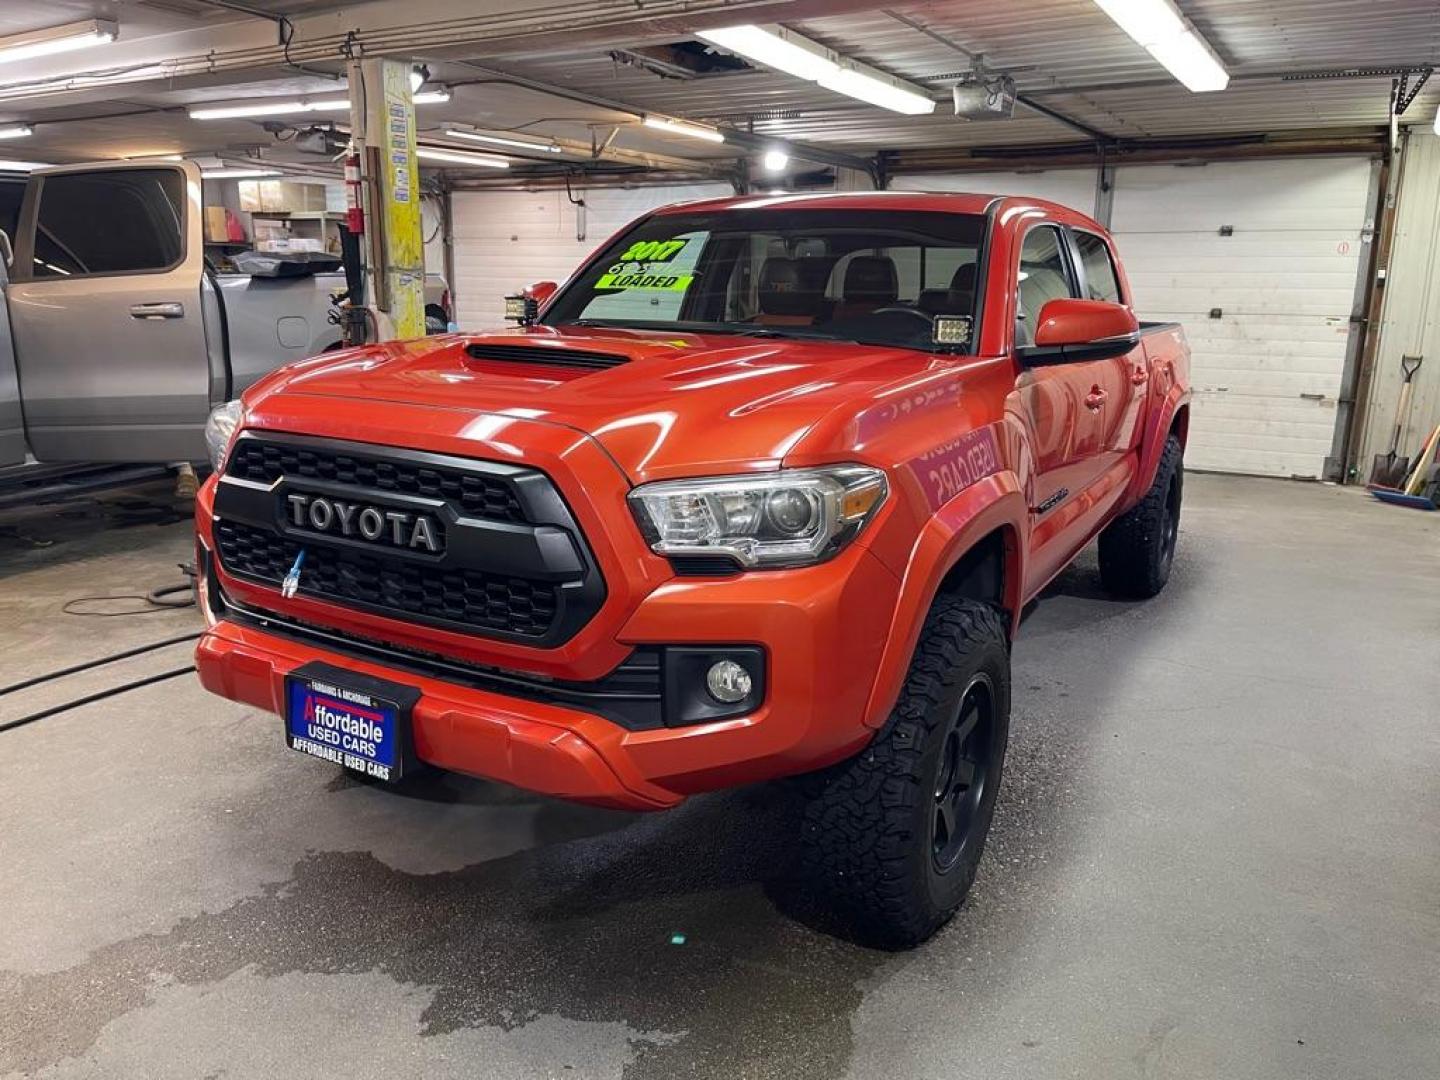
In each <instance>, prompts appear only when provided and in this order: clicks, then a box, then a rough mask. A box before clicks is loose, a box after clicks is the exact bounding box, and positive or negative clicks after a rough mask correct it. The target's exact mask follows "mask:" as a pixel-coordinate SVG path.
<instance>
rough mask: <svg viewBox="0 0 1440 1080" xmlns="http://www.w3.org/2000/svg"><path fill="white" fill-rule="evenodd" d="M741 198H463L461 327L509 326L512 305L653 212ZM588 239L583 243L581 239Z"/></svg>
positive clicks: (698, 194)
mask: <svg viewBox="0 0 1440 1080" xmlns="http://www.w3.org/2000/svg"><path fill="white" fill-rule="evenodd" d="M731 194H734V192H733V191H732V189H731V188H730V185H728V184H687V185H673V186H668V187H638V188H630V189H625V188H597V189H594V190H590V191H583V190H577V191H576V192H575V195H576V197H577V198H583V199H584V200H585V208H584V211H583V213H582V212H581V210H580V208H579V207H577V206H575V205H574V204H572V203H571V202H570V200H569V199H568V198H567V197H566V193H565V192H564V191H563V190H562V191H534V192H525V191H457V192H455V193H454V194H453V195H452V197H451V198H452V203H451V212H452V214H453V218H454V237H455V281H454V282H452V285H453V287H454V293H455V309H456V319H457V321H458V322H459V324H460V326H461V327H462V328H464V329H467V330H475V329H482V328H489V327H495V326H499V325H502V323H503V318H504V314H505V301H504V297H505V296H506V294H507V293H515V292H517V291H518V290H520V289H521V288H523V287H524V286H526V285H528V284H530V283H531V282H532V281H547V280H548V281H564V280H565V279H566V278H567V277H569V276H570V274H571V272H572V271H573V270H575V268H576V267H578V266H579V265H580V263H582V262H583V261H584V260H585V258H586V257H587V256H588V255H589V254H590V253H591V252H592V251H594V250H595V249H596V248H598V247H599V246H600V245H601V244H603V243H605V241H606V240H608V239H609V238H610V236H611V234H612V233H614V232H615V231H616V230H618V229H619V228H621V227H622V226H623V225H626V224H627V223H629V222H630V221H633V220H634V219H635V218H637V217H639V216H640V215H641V214H643V213H645V212H646V211H647V210H653V209H654V208H655V207H657V206H664V205H666V204H668V203H675V202H685V201H687V200H691V199H713V198H717V197H724V196H728V195H731ZM582 233H583V235H581V234H582Z"/></svg>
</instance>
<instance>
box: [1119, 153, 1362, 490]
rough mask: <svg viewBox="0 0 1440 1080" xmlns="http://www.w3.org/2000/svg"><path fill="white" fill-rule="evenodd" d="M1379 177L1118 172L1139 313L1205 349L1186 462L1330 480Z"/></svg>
mask: <svg viewBox="0 0 1440 1080" xmlns="http://www.w3.org/2000/svg"><path fill="white" fill-rule="evenodd" d="M1370 171H1371V166H1370V162H1369V161H1368V160H1367V159H1364V158H1342V159H1336V158H1327V159H1323V160H1315V159H1294V160H1283V161H1255V162H1233V163H1215V164H1210V165H1206V166H1203V167H1187V166H1179V165H1145V166H1140V165H1136V166H1126V167H1122V168H1120V169H1118V170H1116V178H1115V204H1114V211H1113V216H1112V218H1111V229H1112V232H1113V233H1114V235H1115V240H1116V243H1117V244H1118V245H1119V248H1120V254H1121V256H1122V258H1123V259H1124V263H1125V268H1126V271H1127V272H1128V274H1129V275H1130V283H1131V286H1132V287H1133V289H1134V293H1135V307H1136V310H1137V311H1138V312H1140V315H1141V318H1145V319H1173V320H1175V321H1177V322H1180V323H1183V324H1184V326H1185V331H1186V334H1187V335H1188V337H1189V339H1190V347H1191V349H1192V350H1193V352H1194V368H1193V372H1192V376H1193V380H1194V385H1195V400H1194V404H1193V406H1192V408H1191V422H1190V445H1189V447H1188V449H1187V451H1186V455H1185V461H1186V464H1187V465H1190V466H1192V467H1194V468H1198V469H1214V470H1218V471H1221V472H1240V473H1254V474H1259V475H1264V476H1303V477H1316V478H1318V477H1320V476H1323V475H1324V472H1323V468H1324V462H1325V458H1326V457H1327V456H1328V455H1329V453H1330V448H1331V439H1332V436H1333V434H1334V431H1335V414H1336V396H1337V395H1338V394H1339V392H1340V376H1341V371H1342V369H1343V367H1344V363H1345V349H1346V343H1347V341H1348V339H1349V335H1350V323H1349V316H1350V311H1351V308H1352V306H1353V304H1354V295H1355V283H1356V278H1357V275H1358V274H1359V272H1360V264H1361V259H1362V256H1363V255H1364V253H1365V252H1366V250H1367V245H1366V244H1364V243H1363V242H1362V235H1364V233H1365V229H1366V220H1367V217H1368V207H1367V204H1368V201H1369V198H1368V195H1369V188H1370ZM1226 227H1228V231H1229V232H1230V233H1231V234H1230V235H1225V234H1224V233H1225V231H1227V230H1226Z"/></svg>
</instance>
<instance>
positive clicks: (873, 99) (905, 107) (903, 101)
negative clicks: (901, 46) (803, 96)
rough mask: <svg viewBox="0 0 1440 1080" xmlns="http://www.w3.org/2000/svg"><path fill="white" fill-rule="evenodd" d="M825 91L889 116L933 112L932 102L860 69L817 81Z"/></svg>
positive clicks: (889, 79) (893, 82)
mask: <svg viewBox="0 0 1440 1080" xmlns="http://www.w3.org/2000/svg"><path fill="white" fill-rule="evenodd" d="M820 85H821V86H823V87H824V88H825V89H826V90H833V91H835V93H837V94H844V95H846V96H847V97H852V98H855V99H856V100H857V101H863V102H866V103H867V104H870V105H878V106H880V108H882V109H889V110H890V111H891V112H898V113H903V114H905V115H906V116H925V115H926V114H928V113H932V112H934V111H935V99H934V98H932V97H929V96H928V95H926V94H923V93H921V92H920V91H919V90H918V89H917V90H911V89H908V88H907V87H904V86H902V85H900V83H899V82H898V81H897V80H895V79H891V78H888V77H887V76H884V75H878V76H877V75H869V74H867V73H866V72H864V71H861V70H860V69H859V68H854V67H845V68H841V69H840V70H839V71H837V72H835V74H833V75H826V76H825V77H824V78H822V79H821V80H820Z"/></svg>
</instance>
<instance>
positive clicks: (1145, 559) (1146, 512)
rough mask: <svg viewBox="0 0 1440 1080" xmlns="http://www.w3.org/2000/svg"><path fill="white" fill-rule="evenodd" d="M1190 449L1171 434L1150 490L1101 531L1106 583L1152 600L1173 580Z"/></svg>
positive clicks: (1119, 593) (1122, 593)
mask: <svg viewBox="0 0 1440 1080" xmlns="http://www.w3.org/2000/svg"><path fill="white" fill-rule="evenodd" d="M1183 458H1184V451H1183V450H1181V448H1180V440H1179V439H1177V438H1175V436H1174V435H1171V436H1170V437H1169V438H1168V439H1166V440H1165V449H1164V450H1163V451H1161V453H1160V465H1159V467H1158V468H1156V470H1155V479H1154V481H1153V482H1152V483H1151V485H1150V490H1149V491H1147V492H1146V493H1145V497H1144V498H1143V499H1141V500H1140V502H1139V503H1138V504H1136V505H1135V506H1133V507H1131V508H1130V509H1129V510H1127V511H1126V512H1125V513H1124V514H1122V515H1121V516H1120V517H1118V518H1116V519H1115V520H1114V521H1112V522H1111V523H1110V524H1109V525H1107V526H1106V527H1105V531H1104V532H1102V533H1101V534H1100V582H1101V584H1103V585H1104V586H1105V588H1106V589H1108V590H1109V591H1110V592H1112V593H1115V594H1116V595H1117V596H1127V597H1130V598H1132V599H1136V600H1146V599H1149V598H1150V597H1152V596H1154V595H1156V594H1157V593H1158V592H1159V591H1160V590H1161V589H1163V588H1164V587H1165V582H1167V581H1169V580H1170V567H1171V565H1172V564H1173V563H1174V562H1175V545H1176V542H1177V541H1178V540H1179V537H1180V502H1181V496H1182V494H1183V491H1184V485H1185V470H1184V468H1183V467H1182V463H1183Z"/></svg>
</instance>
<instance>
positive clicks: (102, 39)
mask: <svg viewBox="0 0 1440 1080" xmlns="http://www.w3.org/2000/svg"><path fill="white" fill-rule="evenodd" d="M119 34H120V26H119V24H118V23H116V22H115V21H114V20H113V19H85V20H83V21H82V22H73V23H65V24H64V25H63V26H50V27H46V28H45V29H44V30H26V31H24V32H23V33H19V34H6V35H5V36H4V37H0V64H8V63H11V62H13V61H15V60H30V59H32V58H34V57H36V56H53V55H55V54H56V53H62V52H70V51H71V50H72V49H87V48H89V47H90V46H92V45H108V44H109V43H110V42H112V41H114V40H115V38H116V37H118V36H119Z"/></svg>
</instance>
